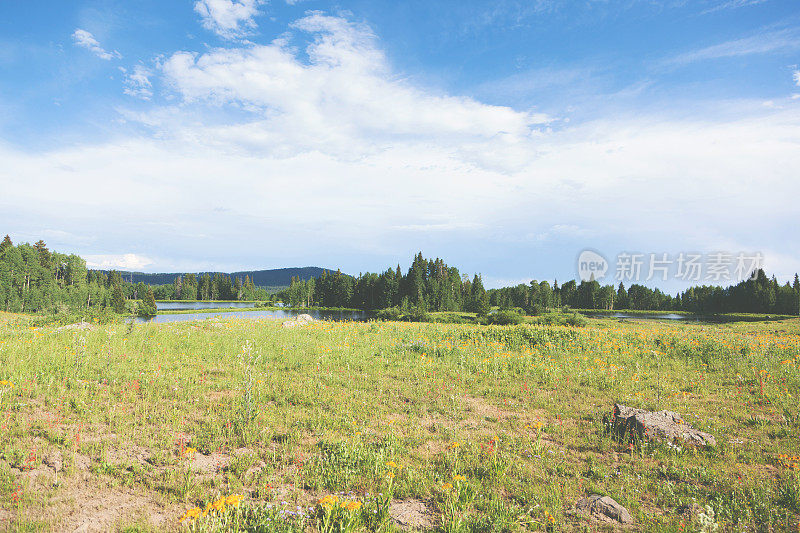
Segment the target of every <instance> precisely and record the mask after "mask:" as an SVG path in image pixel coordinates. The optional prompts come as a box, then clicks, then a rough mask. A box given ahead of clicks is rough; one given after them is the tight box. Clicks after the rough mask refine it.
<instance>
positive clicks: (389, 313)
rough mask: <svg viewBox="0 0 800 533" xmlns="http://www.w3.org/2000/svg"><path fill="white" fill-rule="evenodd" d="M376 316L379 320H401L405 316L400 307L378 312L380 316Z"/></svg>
mask: <svg viewBox="0 0 800 533" xmlns="http://www.w3.org/2000/svg"><path fill="white" fill-rule="evenodd" d="M375 316H376V317H377V318H378V320H400V319H401V318H402V316H403V314H402V313H401V312H400V308H399V307H387V308H386V309H381V310H380V311H378V314H377V315H375Z"/></svg>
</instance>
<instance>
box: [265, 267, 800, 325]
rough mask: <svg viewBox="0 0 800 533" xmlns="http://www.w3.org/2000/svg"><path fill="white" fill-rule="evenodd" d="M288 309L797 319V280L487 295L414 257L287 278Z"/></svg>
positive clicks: (476, 282)
mask: <svg viewBox="0 0 800 533" xmlns="http://www.w3.org/2000/svg"><path fill="white" fill-rule="evenodd" d="M278 296H279V298H281V299H283V301H285V302H287V303H289V304H290V305H292V306H295V307H296V306H320V307H349V308H355V309H364V310H378V309H387V308H393V307H397V308H400V309H402V310H404V311H405V310H409V309H415V308H416V309H423V310H425V311H472V312H477V313H478V314H485V313H486V312H488V310H489V309H490V308H491V307H499V308H500V309H520V310H522V311H523V312H525V313H528V314H532V315H538V314H540V313H542V312H544V311H546V310H548V309H556V308H562V307H569V308H572V309H596V310H614V309H633V310H648V311H688V312H692V313H698V314H718V313H772V314H783V315H798V314H800V279H798V276H797V275H795V278H794V283H792V284H790V283H786V284H783V285H782V284H780V283H778V281H777V279H776V278H775V277H774V276H773V277H772V278H769V277H767V275H766V273H765V272H764V271H763V270H761V269H759V270H757V271H756V272H755V275H754V276H753V277H752V278H751V279H748V280H746V281H742V282H740V283H739V284H737V285H733V286H730V287H727V288H723V287H718V286H707V285H703V286H696V287H690V288H689V289H687V290H686V291H684V292H679V293H677V294H676V295H674V296H673V295H671V294H668V293H665V292H662V291H661V290H660V289H657V288H656V289H651V288H649V287H646V286H644V285H639V284H633V285H631V286H630V287H628V288H627V289H626V288H625V286H624V284H622V283H620V284H619V286H617V287H615V286H614V285H601V284H600V283H598V282H597V281H594V280H592V281H581V282H580V283H578V282H577V281H575V280H571V281H568V282H566V283H563V284H562V285H560V286H559V284H558V281H554V282H553V283H552V284H551V283H550V282H548V281H536V280H534V281H531V282H530V283H523V284H519V285H516V286H513V287H503V288H500V289H490V290H485V288H484V286H483V281H482V279H481V276H480V275H478V274H475V275H474V276H473V277H472V278H471V279H470V277H469V276H466V275H462V274H461V273H460V272H459V271H458V269H457V268H455V267H450V266H448V265H447V264H445V263H444V261H442V260H441V259H438V258H437V259H425V258H424V257H423V256H422V253H419V254H417V255H416V256H414V261H413V262H412V264H411V267H410V268H409V269H408V271H406V273H405V274H404V273H403V272H402V271H401V269H400V266H399V265H398V266H397V267H396V268H390V269H388V270H386V271H385V272H383V273H381V274H374V273H366V274H359V275H358V276H357V277H353V276H348V275H347V274H343V273H342V272H341V271H336V272H334V273H329V272H327V271H326V272H323V273H322V275H321V276H319V277H317V278H312V279H308V280H300V279H292V283H291V285H290V286H289V288H288V289H286V290H285V291H283V292H281V293H279V294H278Z"/></svg>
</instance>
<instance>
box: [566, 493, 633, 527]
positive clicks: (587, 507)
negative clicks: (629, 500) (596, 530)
mask: <svg viewBox="0 0 800 533" xmlns="http://www.w3.org/2000/svg"><path fill="white" fill-rule="evenodd" d="M575 509H576V510H577V511H578V513H581V514H584V515H588V516H590V517H591V518H594V519H595V520H599V521H601V522H615V523H619V524H626V525H627V524H633V517H632V516H631V513H629V512H628V510H627V509H626V508H624V507H623V506H621V505H620V504H618V503H617V502H616V501H615V500H614V499H613V498H611V497H610V496H600V495H599V494H592V495H591V496H589V497H588V498H581V499H580V500H578V502H577V503H576V504H575Z"/></svg>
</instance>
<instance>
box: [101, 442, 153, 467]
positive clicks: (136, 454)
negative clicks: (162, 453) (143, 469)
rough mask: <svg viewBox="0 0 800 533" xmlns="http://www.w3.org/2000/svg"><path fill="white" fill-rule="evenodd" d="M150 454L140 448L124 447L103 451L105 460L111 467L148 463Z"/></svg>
mask: <svg viewBox="0 0 800 533" xmlns="http://www.w3.org/2000/svg"><path fill="white" fill-rule="evenodd" d="M151 457H152V454H151V453H150V451H148V450H147V449H146V448H142V447H141V446H135V445H134V446H126V447H125V448H108V449H106V450H105V460H106V462H107V463H109V464H112V465H118V464H130V465H134V464H139V465H145V464H148V463H150V460H151Z"/></svg>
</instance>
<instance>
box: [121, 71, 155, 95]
mask: <svg viewBox="0 0 800 533" xmlns="http://www.w3.org/2000/svg"><path fill="white" fill-rule="evenodd" d="M151 75H152V72H150V70H148V69H147V68H145V67H144V66H143V65H136V66H135V67H133V72H131V73H127V72H126V74H125V82H124V83H125V88H124V92H125V94H127V95H128V96H133V97H136V98H141V99H142V100H149V99H150V98H151V97H152V96H153V85H152V83H150V76H151Z"/></svg>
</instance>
